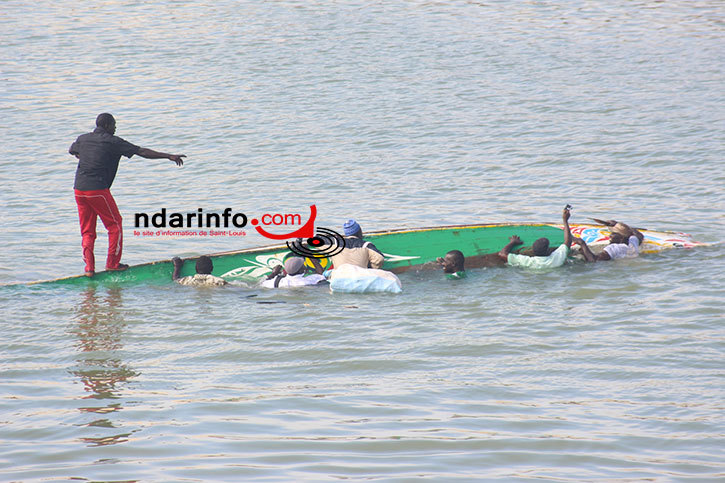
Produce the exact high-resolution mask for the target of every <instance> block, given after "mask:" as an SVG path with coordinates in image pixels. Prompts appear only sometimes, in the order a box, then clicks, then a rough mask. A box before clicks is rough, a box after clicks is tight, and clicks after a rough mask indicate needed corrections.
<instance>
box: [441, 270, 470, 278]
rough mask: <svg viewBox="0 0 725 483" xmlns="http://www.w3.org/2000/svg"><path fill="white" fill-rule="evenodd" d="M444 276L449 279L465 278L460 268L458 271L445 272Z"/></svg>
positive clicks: (464, 273)
mask: <svg viewBox="0 0 725 483" xmlns="http://www.w3.org/2000/svg"><path fill="white" fill-rule="evenodd" d="M446 278H447V279H449V280H460V279H462V278H466V272H465V271H464V270H461V271H460V272H453V273H446Z"/></svg>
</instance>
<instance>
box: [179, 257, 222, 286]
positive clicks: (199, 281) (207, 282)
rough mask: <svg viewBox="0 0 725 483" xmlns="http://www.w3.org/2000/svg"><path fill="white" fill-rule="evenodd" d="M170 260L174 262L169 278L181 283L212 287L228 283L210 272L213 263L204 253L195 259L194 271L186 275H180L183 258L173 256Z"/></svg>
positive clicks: (212, 268)
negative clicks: (192, 273) (172, 271)
mask: <svg viewBox="0 0 725 483" xmlns="http://www.w3.org/2000/svg"><path fill="white" fill-rule="evenodd" d="M171 262H172V263H173V264H174V273H173V274H172V275H171V278H172V279H173V280H174V281H175V282H176V283H179V284H181V285H193V286H195V287H203V286H208V287H212V286H221V285H227V284H228V283H229V282H227V281H226V280H224V279H223V278H221V277H217V276H215V275H212V274H211V272H212V270H214V264H213V263H212V261H211V258H209V257H208V256H206V255H202V256H201V257H199V258H198V259H197V260H196V273H195V274H194V275H189V276H188V277H182V276H181V268H182V267H183V266H184V260H182V259H181V258H179V257H174V258H172V259H171Z"/></svg>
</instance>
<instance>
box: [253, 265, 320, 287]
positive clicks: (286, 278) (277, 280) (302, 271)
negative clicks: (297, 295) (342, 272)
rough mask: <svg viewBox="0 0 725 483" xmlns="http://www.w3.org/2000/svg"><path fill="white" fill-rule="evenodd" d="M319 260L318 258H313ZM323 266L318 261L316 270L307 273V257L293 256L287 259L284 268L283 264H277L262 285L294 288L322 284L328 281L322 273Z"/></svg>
mask: <svg viewBox="0 0 725 483" xmlns="http://www.w3.org/2000/svg"><path fill="white" fill-rule="evenodd" d="M314 261H317V260H316V259H313V263H314ZM321 270H322V266H321V265H319V262H318V263H317V268H316V272H318V273H312V274H309V275H308V274H307V267H306V266H305V259H304V258H302V257H291V258H288V259H287V260H285V262H284V268H283V267H282V265H277V266H276V267H274V270H272V273H270V274H269V275H268V276H267V280H264V281H263V282H262V285H261V286H262V287H265V288H293V287H305V286H309V285H320V284H323V283H327V279H326V278H325V277H324V276H323V275H322V274H320V273H319V272H320V271H321Z"/></svg>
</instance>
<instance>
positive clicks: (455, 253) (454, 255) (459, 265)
mask: <svg viewBox="0 0 725 483" xmlns="http://www.w3.org/2000/svg"><path fill="white" fill-rule="evenodd" d="M449 255H450V259H451V261H452V262H453V266H454V267H455V269H456V271H457V272H460V271H463V270H464V268H463V263H464V261H465V260H466V259H465V257H464V256H463V253H462V252H461V251H460V250H451V251H450V252H448V253H446V258H447V257H448V256H449Z"/></svg>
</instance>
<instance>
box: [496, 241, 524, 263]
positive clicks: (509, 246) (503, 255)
mask: <svg viewBox="0 0 725 483" xmlns="http://www.w3.org/2000/svg"><path fill="white" fill-rule="evenodd" d="M509 240H511V241H509V242H508V244H507V245H506V246H505V247H503V248H502V249H501V251H500V252H498V256H499V257H501V258H503V259H504V260H505V261H508V258H509V253H511V249H512V248H513V247H515V246H516V245H521V244H523V243H524V242H522V241H521V238H519V237H518V235H513V236H512V237H510V238H509Z"/></svg>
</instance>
